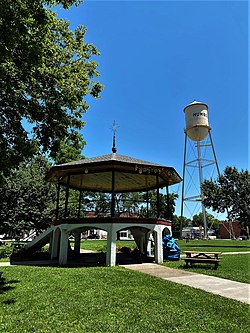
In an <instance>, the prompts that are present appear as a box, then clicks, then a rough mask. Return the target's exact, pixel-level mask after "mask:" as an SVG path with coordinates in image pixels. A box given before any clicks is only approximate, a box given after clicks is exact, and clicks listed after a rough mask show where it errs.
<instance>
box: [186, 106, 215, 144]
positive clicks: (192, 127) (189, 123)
mask: <svg viewBox="0 0 250 333" xmlns="http://www.w3.org/2000/svg"><path fill="white" fill-rule="evenodd" d="M184 112H185V118H186V129H185V133H186V134H187V136H188V137H189V138H190V139H191V140H193V141H201V140H203V139H205V137H206V136H207V135H208V132H209V130H210V126H209V123H208V106H207V105H206V104H204V103H201V102H197V101H194V102H192V103H191V104H189V105H188V106H186V107H185V109H184Z"/></svg>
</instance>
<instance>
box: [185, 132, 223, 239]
mask: <svg viewBox="0 0 250 333" xmlns="http://www.w3.org/2000/svg"><path fill="white" fill-rule="evenodd" d="M188 143H189V144H190V145H191V147H192V153H193V154H192V156H191V157H188V156H187V144H188ZM209 148H210V149H211V150H210V152H209V153H210V155H212V158H210V159H207V157H206V156H205V155H206V151H203V149H206V150H208V149H209ZM213 164H214V165H215V166H216V171H217V173H218V175H220V173H219V168H218V163H217V159H216V154H215V150H214V146H213V141H212V137H211V133H210V129H209V136H208V137H207V140H206V143H205V142H204V141H197V142H195V141H193V140H191V139H190V138H189V137H188V135H187V133H185V143H184V162H183V175H182V178H183V182H182V196H181V217H184V204H185V203H186V207H187V208H188V204H187V203H188V202H190V205H191V202H193V203H194V202H196V203H199V204H200V207H201V211H202V215H203V229H204V237H205V238H207V220H206V209H205V207H204V205H203V194H202V189H201V184H202V183H203V181H204V175H203V171H204V168H206V167H208V166H211V165H213ZM191 168H192V170H193V171H192V172H190V171H189V170H190V169H191ZM196 170H198V175H196V176H197V178H195V171H196ZM187 174H188V176H189V183H188V184H186V183H187V180H186V178H187ZM190 184H193V187H194V188H195V189H196V191H195V193H192V195H189V196H188V193H187V192H188V189H187V187H189V188H190ZM190 211H191V210H190ZM191 217H192V216H191ZM182 229H183V225H182V220H181V225H180V233H182ZM180 237H181V234H180Z"/></svg>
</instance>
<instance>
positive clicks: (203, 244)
mask: <svg viewBox="0 0 250 333" xmlns="http://www.w3.org/2000/svg"><path fill="white" fill-rule="evenodd" d="M177 243H178V245H179V246H180V248H181V252H183V251H200V250H201V249H202V251H210V252H214V251H217V252H245V251H249V252H250V241H249V240H246V241H239V240H227V239H226V240H225V239H215V240H191V241H188V242H186V241H185V240H177Z"/></svg>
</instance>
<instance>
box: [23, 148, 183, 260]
mask: <svg viewBox="0 0 250 333" xmlns="http://www.w3.org/2000/svg"><path fill="white" fill-rule="evenodd" d="M45 180H46V181H48V182H51V183H55V184H56V185H57V209H56V219H55V221H54V224H53V226H51V228H49V229H48V230H47V231H46V232H45V233H44V236H46V237H47V238H48V237H49V242H50V253H51V259H55V258H57V259H58V263H59V265H66V264H67V261H68V254H69V249H70V248H69V236H70V235H74V239H75V243H74V252H75V253H80V242H81V234H82V232H84V231H86V230H89V229H101V230H104V231H106V232H107V253H106V265H108V266H114V265H116V262H117V261H116V259H117V258H116V240H117V234H118V233H119V232H120V231H121V230H128V229H129V230H130V231H131V234H132V235H133V238H134V241H135V243H136V245H137V247H138V250H139V252H140V254H141V255H142V256H146V255H147V253H148V244H149V239H150V238H152V237H153V239H154V243H155V252H154V260H155V262H157V263H161V262H162V261H163V249H162V235H163V233H164V232H165V233H170V234H171V221H170V219H169V218H168V219H166V218H165V219H164V218H163V217H161V207H160V205H161V200H160V189H163V188H164V187H165V188H166V193H167V198H168V193H169V191H168V188H169V186H171V185H174V184H176V183H179V182H180V181H181V177H180V176H179V175H178V173H177V172H176V170H175V169H174V168H172V167H168V166H163V165H160V164H156V163H152V162H147V161H142V160H139V159H135V158H131V157H127V156H124V155H120V154H117V153H116V149H115V148H114V147H113V149H112V153H111V154H108V155H103V156H98V157H94V158H86V159H82V160H80V161H76V162H70V163H65V164H60V165H56V166H53V167H52V168H51V169H50V170H49V172H48V174H47V175H46V178H45ZM153 190H154V191H155V194H156V195H155V197H156V202H155V204H154V205H155V207H156V208H155V216H152V215H150V214H149V207H150V205H152V203H151V202H150V200H149V198H150V196H149V193H150V191H153ZM132 192H140V193H141V192H144V194H145V195H144V198H145V202H140V205H141V206H143V207H144V215H143V216H142V214H136V213H134V214H132V215H130V214H122V215H120V214H119V212H118V211H117V209H116V198H117V195H120V194H123V193H132ZM77 193H78V194H77ZM90 193H94V194H96V193H100V194H105V195H106V196H105V199H106V200H107V198H108V199H109V200H110V201H109V204H108V211H107V208H106V210H105V212H101V211H99V212H97V213H95V212H93V211H92V212H86V211H84V210H83V207H85V206H84V204H83V203H84V202H86V201H90V197H91V195H90ZM71 197H73V198H74V199H76V197H77V201H78V203H77V205H76V204H75V205H74V207H75V208H76V207H77V209H74V210H72V207H71V206H72V205H71V199H72V198H71ZM106 207H107V202H106ZM42 238H43V237H42V235H41V236H40V239H42ZM31 243H32V242H31ZM34 243H35V242H34ZM31 246H32V244H30V246H29V247H31Z"/></svg>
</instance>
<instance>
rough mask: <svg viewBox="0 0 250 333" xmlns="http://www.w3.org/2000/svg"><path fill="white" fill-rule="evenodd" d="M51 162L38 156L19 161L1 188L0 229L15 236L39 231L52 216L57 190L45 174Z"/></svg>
mask: <svg viewBox="0 0 250 333" xmlns="http://www.w3.org/2000/svg"><path fill="white" fill-rule="evenodd" d="M49 167H50V165H49V163H48V160H47V159H46V158H45V157H42V156H38V157H36V158H33V159H29V160H26V161H24V162H22V163H21V164H20V166H19V168H17V169H15V170H12V171H11V174H10V176H9V177H5V179H4V182H3V184H2V186H1V187H0V197H1V206H0V232H1V233H7V234H9V235H12V237H16V236H18V235H22V234H23V233H27V232H29V231H30V230H36V231H37V232H40V231H42V230H44V229H46V228H47V227H48V226H49V225H51V223H52V221H53V220H54V218H55V208H56V207H55V202H56V189H55V187H54V186H53V185H51V184H49V183H46V182H45V180H44V176H45V174H46V172H47V171H48V169H49Z"/></svg>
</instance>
